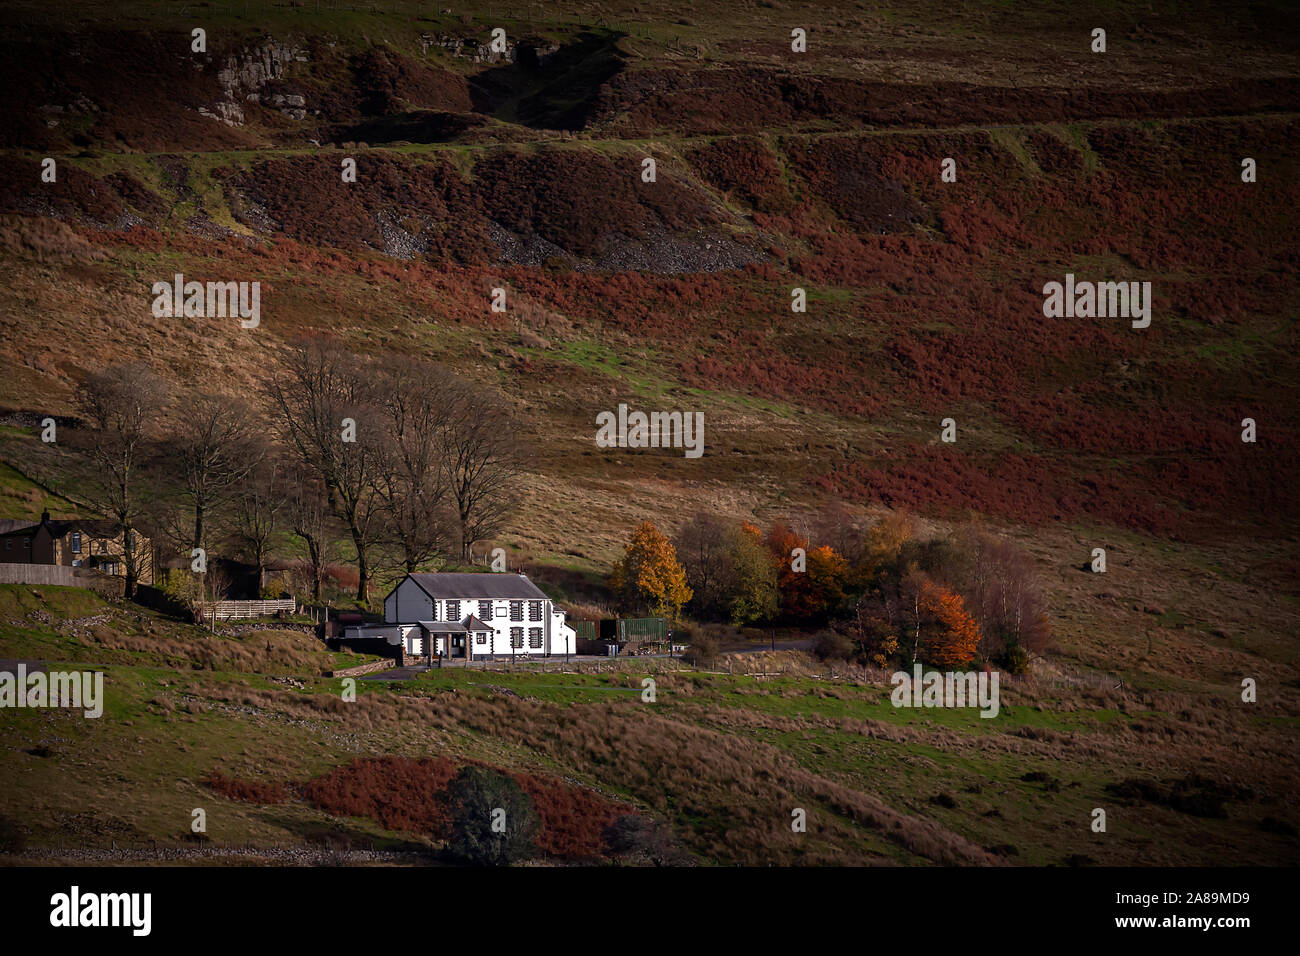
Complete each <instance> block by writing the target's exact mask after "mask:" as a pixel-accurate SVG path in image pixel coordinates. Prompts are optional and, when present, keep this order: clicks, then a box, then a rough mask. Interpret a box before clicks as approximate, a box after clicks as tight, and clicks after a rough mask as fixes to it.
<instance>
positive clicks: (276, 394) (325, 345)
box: [266, 339, 383, 604]
mask: <svg viewBox="0 0 1300 956" xmlns="http://www.w3.org/2000/svg"><path fill="white" fill-rule="evenodd" d="M374 371H375V365H374V363H373V362H372V361H370V360H368V359H366V358H365V357H363V356H360V355H357V354H356V353H354V352H352V351H350V350H348V349H347V348H345V347H343V346H342V345H340V344H338V343H336V342H330V341H326V340H322V339H311V340H308V341H305V342H302V343H299V344H298V345H296V346H294V347H293V348H291V349H290V351H289V354H288V356H287V358H286V361H285V368H284V371H283V373H282V374H279V375H276V376H274V377H273V378H271V379H270V380H269V381H268V382H267V385H266V390H267V394H268V396H269V398H270V399H271V402H272V404H273V406H274V407H275V409H276V410H277V412H278V413H279V416H280V426H281V430H282V433H283V438H284V441H285V443H286V444H287V445H288V446H289V447H290V448H292V449H293V451H294V452H295V454H296V455H297V456H298V458H299V459H300V460H301V461H302V462H303V464H305V465H307V466H308V467H310V468H311V469H312V470H313V471H314V472H315V473H316V474H318V475H319V476H320V478H321V481H322V482H323V483H324V485H325V488H326V491H327V493H328V495H329V500H330V506H331V508H332V509H333V511H334V513H335V514H337V515H338V516H339V518H340V520H342V521H343V523H344V524H345V525H346V526H347V529H348V533H349V535H350V536H351V538H352V545H353V547H354V548H355V549H356V556H357V595H356V597H357V600H358V601H359V602H361V603H362V604H368V603H369V601H370V581H371V574H372V567H371V558H372V554H371V552H372V549H373V547H374V546H375V544H376V542H377V541H378V540H379V537H380V535H381V533H382V530H383V521H382V518H381V516H380V513H379V512H380V504H381V501H380V498H379V495H378V494H377V492H376V488H375V477H376V474H375V472H376V468H377V460H378V455H379V451H380V449H381V447H382V446H381V445H380V444H379V443H378V442H376V441H375V440H374V437H373V436H375V435H376V434H377V433H378V431H379V429H381V428H382V425H381V424H380V423H379V422H378V420H377V416H376V414H375V413H374V409H373V408H372V406H371V405H370V404H369V399H370V394H369V393H370V382H371V380H372V376H373V374H374ZM345 420H349V421H350V422H351V427H350V428H345ZM348 437H355V439H356V440H353V441H349V440H346V439H347V438H348Z"/></svg>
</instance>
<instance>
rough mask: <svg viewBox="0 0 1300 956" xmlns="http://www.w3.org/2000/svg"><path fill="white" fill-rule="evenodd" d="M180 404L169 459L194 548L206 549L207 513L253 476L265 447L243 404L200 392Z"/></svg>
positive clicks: (191, 545)
mask: <svg viewBox="0 0 1300 956" xmlns="http://www.w3.org/2000/svg"><path fill="white" fill-rule="evenodd" d="M181 404H182V408H181V414H180V415H179V416H178V420H177V425H176V428H175V429H174V430H173V432H172V434H171V435H170V436H169V437H170V440H169V442H168V444H169V448H170V454H169V458H170V459H171V461H172V462H173V463H174V466H175V467H176V469H177V471H178V472H179V474H178V477H179V479H180V484H181V487H182V489H183V494H184V497H185V500H186V501H187V502H188V504H189V510H190V511H191V512H192V515H193V532H192V535H191V538H190V547H192V548H204V547H206V545H205V540H206V538H205V533H206V530H207V529H206V527H205V522H206V519H207V517H208V515H209V513H210V512H211V511H212V510H214V509H215V508H217V507H218V506H220V505H221V504H222V503H223V502H224V501H225V500H226V499H227V497H228V495H229V494H230V492H231V489H232V488H234V487H235V486H236V485H238V484H239V483H240V482H242V481H243V480H245V479H246V478H247V477H248V476H249V475H250V474H251V473H252V471H253V469H254V468H255V467H256V466H257V464H258V463H259V461H260V460H261V457H260V456H261V452H262V450H263V448H264V446H263V444H262V442H261V441H260V440H259V439H260V436H259V434H258V426H257V422H256V420H255V419H254V418H253V415H252V412H251V411H250V410H249V408H248V406H247V405H245V404H244V403H243V402H241V401H239V400H237V399H229V398H225V397H222V396H219V395H212V394H208V393H202V392H200V393H194V394H190V395H186V396H184V399H183V401H182V403H181Z"/></svg>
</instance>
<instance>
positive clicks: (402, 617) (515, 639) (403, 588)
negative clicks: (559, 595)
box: [347, 572, 575, 661]
mask: <svg viewBox="0 0 1300 956" xmlns="http://www.w3.org/2000/svg"><path fill="white" fill-rule="evenodd" d="M347 636H348V637H384V638H386V639H387V640H388V642H389V643H390V644H398V643H401V644H403V645H404V650H405V651H406V654H407V655H408V656H414V657H423V658H425V659H427V660H430V661H432V659H433V658H434V657H437V656H440V655H441V656H445V657H453V658H454V657H463V658H467V659H469V660H474V659H476V658H497V659H500V658H502V657H511V656H515V657H551V656H553V655H556V654H572V653H573V652H574V643H575V634H574V631H573V628H571V627H569V626H568V625H567V624H566V623H565V622H564V612H563V611H561V610H560V609H559V608H557V607H555V605H554V604H553V603H552V602H551V599H550V598H548V597H547V596H546V595H545V594H544V593H543V592H542V591H541V589H539V588H538V587H537V585H535V584H533V582H532V581H529V580H528V578H527V577H526V576H525V575H523V574H509V573H491V572H483V573H470V574H457V573H440V574H408V575H407V576H406V577H405V578H403V579H402V580H401V582H399V583H398V585H397V587H395V588H393V590H392V592H391V593H390V594H389V595H388V597H386V598H384V623H383V624H381V625H368V626H363V627H359V628H349V629H348V631H347Z"/></svg>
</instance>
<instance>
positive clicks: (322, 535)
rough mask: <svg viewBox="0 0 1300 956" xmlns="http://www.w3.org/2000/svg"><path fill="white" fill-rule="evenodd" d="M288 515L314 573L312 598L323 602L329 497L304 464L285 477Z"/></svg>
mask: <svg viewBox="0 0 1300 956" xmlns="http://www.w3.org/2000/svg"><path fill="white" fill-rule="evenodd" d="M285 490H286V499H285V512H286V518H287V521H288V524H289V527H290V528H292V529H293V532H294V534H296V535H298V537H300V538H302V540H303V543H304V544H305V545H306V546H307V563H308V567H309V568H310V569H311V596H312V600H313V601H320V599H321V587H322V584H323V582H324V579H325V562H326V560H327V558H328V555H329V551H330V543H331V540H332V538H331V534H330V506H329V495H328V493H327V492H326V491H325V486H324V485H323V484H322V483H321V480H320V478H318V477H317V476H316V475H315V474H314V473H313V472H311V471H310V470H308V469H307V468H306V466H304V465H302V464H301V463H296V467H293V466H291V467H290V468H289V469H288V470H287V472H286V476H285Z"/></svg>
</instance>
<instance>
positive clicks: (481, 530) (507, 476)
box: [442, 383, 527, 561]
mask: <svg viewBox="0 0 1300 956" xmlns="http://www.w3.org/2000/svg"><path fill="white" fill-rule="evenodd" d="M455 392H456V394H455V396H454V398H453V399H452V400H451V401H450V402H449V404H448V409H447V424H446V428H445V432H444V437H443V458H442V467H443V469H444V474H445V476H446V481H447V485H448V489H449V491H450V494H451V497H452V501H453V502H454V504H455V508H456V517H457V522H458V531H459V532H460V554H461V560H463V561H468V560H469V556H470V549H471V548H472V547H473V546H474V543H475V542H477V541H481V540H483V539H484V538H491V537H494V536H495V535H497V534H499V533H500V532H501V531H502V530H503V528H504V525H505V521H506V518H508V517H509V516H510V514H512V513H513V512H514V510H515V508H516V506H517V504H518V500H517V490H518V489H517V484H518V480H519V477H520V475H521V474H522V473H523V471H524V464H525V461H526V454H527V453H526V447H525V445H524V443H523V441H522V440H521V439H520V437H519V423H518V422H517V421H516V420H515V417H514V416H513V415H512V414H511V413H510V409H509V408H508V407H507V406H506V404H505V402H504V401H503V400H502V399H501V398H500V397H499V396H497V395H495V394H494V393H491V392H485V391H483V390H482V389H479V388H476V387H475V386H473V385H471V384H469V383H461V384H460V385H459V387H458V388H457V389H456V390H455Z"/></svg>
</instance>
